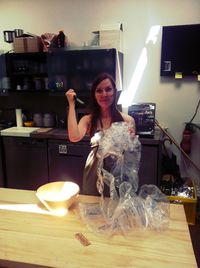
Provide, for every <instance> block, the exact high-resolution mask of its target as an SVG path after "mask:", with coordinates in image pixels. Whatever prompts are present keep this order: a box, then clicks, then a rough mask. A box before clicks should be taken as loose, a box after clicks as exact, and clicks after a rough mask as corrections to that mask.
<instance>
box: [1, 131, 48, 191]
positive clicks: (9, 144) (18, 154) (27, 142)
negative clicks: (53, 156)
mask: <svg viewBox="0 0 200 268" xmlns="http://www.w3.org/2000/svg"><path fill="white" fill-rule="evenodd" d="M3 146H4V157H5V175H6V186H7V187H8V188H16V189H24V190H36V189H37V188H38V187H39V186H40V185H42V184H45V183H47V182H48V161H47V140H46V139H34V138H29V137H7V136H5V137H3Z"/></svg>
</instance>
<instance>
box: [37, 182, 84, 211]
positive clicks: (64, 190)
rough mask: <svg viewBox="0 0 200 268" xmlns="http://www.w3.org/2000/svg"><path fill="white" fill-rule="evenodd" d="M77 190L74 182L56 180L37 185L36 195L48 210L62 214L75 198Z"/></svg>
mask: <svg viewBox="0 0 200 268" xmlns="http://www.w3.org/2000/svg"><path fill="white" fill-rule="evenodd" d="M79 192H80V188H79V186H78V184H76V183H74V182H71V181H56V182H50V183H47V184H44V185H42V186H41V187H39V188H38V189H37V191H36V196H37V197H38V199H39V200H40V201H41V202H42V204H43V205H44V206H45V207H46V208H47V209H48V210H50V211H52V212H54V213H55V214H60V215H62V214H66V213H67V211H68V209H69V208H70V206H71V205H72V204H73V203H74V202H75V201H76V200H77V197H78V194H79Z"/></svg>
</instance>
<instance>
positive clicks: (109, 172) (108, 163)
mask: <svg viewBox="0 0 200 268" xmlns="http://www.w3.org/2000/svg"><path fill="white" fill-rule="evenodd" d="M97 156H98V158H99V164H98V169H97V174H98V178H99V179H98V181H97V188H98V191H99V193H100V194H103V189H104V184H106V185H107V186H108V187H109V188H110V196H113V195H115V194H116V189H118V188H119V186H120V184H121V183H122V182H124V181H127V182H129V183H130V184H131V185H132V188H133V190H134V191H135V192H136V191H137V189H138V170H139V164H140V157H141V143H140V141H139V140H138V136H134V137H132V136H131V134H130V127H129V125H128V124H127V123H125V122H116V123H113V124H112V126H111V127H110V128H109V129H107V130H104V131H102V132H101V134H100V138H99V148H98V153H97Z"/></svg>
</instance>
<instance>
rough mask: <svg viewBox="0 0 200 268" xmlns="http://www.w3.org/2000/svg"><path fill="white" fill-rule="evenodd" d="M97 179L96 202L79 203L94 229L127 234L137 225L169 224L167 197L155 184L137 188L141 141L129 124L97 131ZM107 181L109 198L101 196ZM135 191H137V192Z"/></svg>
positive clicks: (121, 123) (89, 225) (152, 227)
mask: <svg viewBox="0 0 200 268" xmlns="http://www.w3.org/2000/svg"><path fill="white" fill-rule="evenodd" d="M98 139H99V149H98V158H99V162H98V163H99V164H98V171H97V172H98V181H97V188H98V191H99V193H100V194H101V197H100V202H99V203H96V204H88V203H87V204H85V203H80V204H79V209H80V215H81V218H82V220H83V221H84V222H85V224H87V226H88V227H89V228H90V229H91V230H92V231H93V232H95V233H97V234H102V235H106V236H111V235H114V234H123V235H125V236H126V235H129V234H131V233H132V232H133V231H134V230H135V229H136V228H137V229H138V228H139V229H146V228H150V229H153V230H157V231H160V230H163V229H165V228H167V226H168V224H169V201H168V199H167V197H166V195H164V194H163V193H162V192H161V191H160V189H159V188H158V187H157V186H155V185H143V186H142V187H141V188H140V189H139V191H138V170H139V165H140V157H141V144H140V142H139V139H138V137H137V136H134V137H132V136H131V134H130V131H129V126H128V124H126V123H124V122H120V123H113V124H112V126H111V128H109V129H108V130H105V131H103V132H102V133H99V137H98ZM105 185H107V187H108V188H109V191H110V198H105V197H104V187H105ZM137 192H138V193H137Z"/></svg>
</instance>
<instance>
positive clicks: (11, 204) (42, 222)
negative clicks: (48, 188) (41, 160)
mask: <svg viewBox="0 0 200 268" xmlns="http://www.w3.org/2000/svg"><path fill="white" fill-rule="evenodd" d="M79 200H80V201H81V202H97V201H98V198H96V197H89V196H80V197H79ZM76 233H81V234H83V235H84V236H85V237H86V238H87V239H88V240H89V241H90V243H91V244H90V245H89V246H83V245H82V244H81V243H80V241H79V240H78V239H76V238H75V234H76ZM0 267H20V268H24V267H27V268H29V267H63V268H68V267H69V268H74V267H77V268H89V267H105V268H108V267H123V268H137V267H141V268H142V267H148V268H149V267H153V268H155V267H170V268H178V267H181V268H184V267H185V268H186V267H187V268H188V267H190V268H191V267H197V264H196V260H195V256H194V252H193V247H192V243H191V238H190V234H189V229H188V225H187V221H186V217H185V213H184V208H183V206H182V205H176V204H171V205H170V226H169V228H168V229H167V230H165V231H162V232H155V231H150V230H145V231H139V230H136V231H134V234H133V235H131V236H129V237H124V236H122V235H115V236H113V237H111V238H106V237H103V236H100V235H96V234H95V233H93V232H91V231H90V230H89V229H88V228H87V227H86V226H85V225H84V224H83V223H82V222H81V221H80V219H79V217H78V215H77V213H75V209H70V211H69V212H68V214H67V215H65V216H62V217H59V216H53V215H51V214H50V213H49V212H48V211H47V210H45V209H43V208H42V207H41V204H40V202H39V201H38V199H37V197H36V196H35V192H34V191H25V190H15V189H5V188H0Z"/></svg>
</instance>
